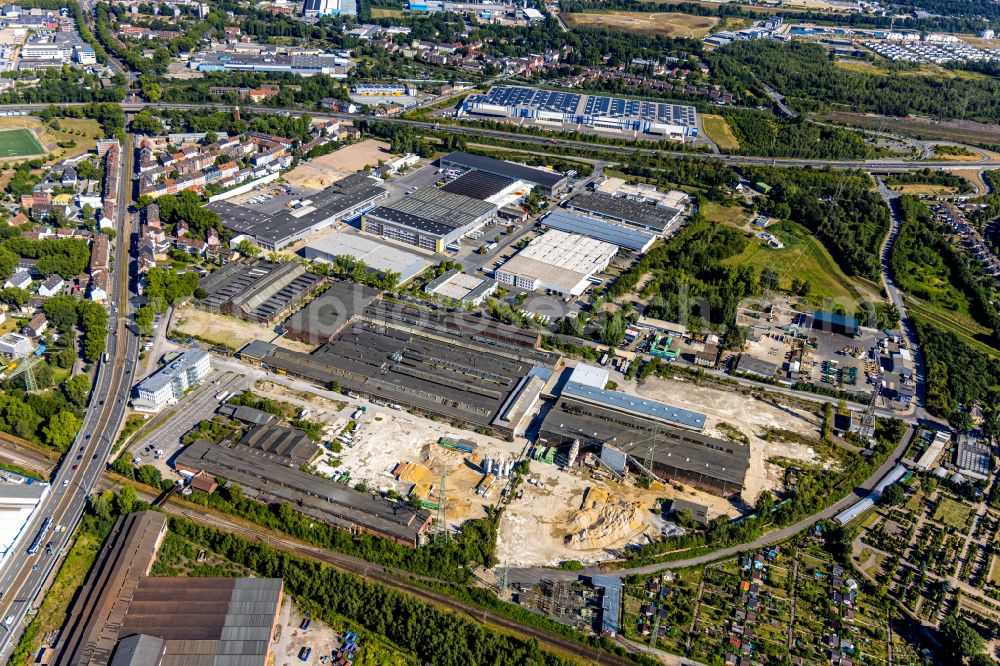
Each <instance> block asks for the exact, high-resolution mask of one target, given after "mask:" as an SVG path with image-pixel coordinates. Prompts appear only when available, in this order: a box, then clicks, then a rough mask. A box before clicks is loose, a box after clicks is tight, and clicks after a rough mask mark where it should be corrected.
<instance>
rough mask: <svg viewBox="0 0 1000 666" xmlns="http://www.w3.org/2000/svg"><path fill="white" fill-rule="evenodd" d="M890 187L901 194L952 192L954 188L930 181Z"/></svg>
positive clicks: (932, 194)
mask: <svg viewBox="0 0 1000 666" xmlns="http://www.w3.org/2000/svg"><path fill="white" fill-rule="evenodd" d="M890 189H892V190H895V191H896V192H902V193H903V194H914V195H918V196H919V195H927V196H935V195H939V194H954V193H955V188H954V187H951V186H948V185H932V184H930V183H904V184H903V185H893V186H892V187H891V188H890Z"/></svg>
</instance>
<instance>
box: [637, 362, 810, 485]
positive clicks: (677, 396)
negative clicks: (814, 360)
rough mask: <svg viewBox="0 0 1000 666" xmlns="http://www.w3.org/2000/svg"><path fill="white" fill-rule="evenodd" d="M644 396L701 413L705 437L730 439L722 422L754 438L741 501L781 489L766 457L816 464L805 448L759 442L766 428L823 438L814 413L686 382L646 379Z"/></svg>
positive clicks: (641, 392)
mask: <svg viewBox="0 0 1000 666" xmlns="http://www.w3.org/2000/svg"><path fill="white" fill-rule="evenodd" d="M638 394H639V395H641V396H642V397H644V398H650V399H652V400H659V401H661V402H665V403H667V404H668V405H675V406H677V407H683V408H684V409H690V410H693V411H696V412H701V413H702V414H705V416H706V417H707V419H706V421H705V434H706V435H710V436H713V437H719V438H722V439H728V438H727V437H725V435H724V434H723V432H722V431H721V430H720V429H719V425H720V424H722V423H728V424H729V425H731V426H735V427H736V428H738V429H739V431H740V432H742V433H743V434H744V435H746V436H747V437H749V439H750V468H749V470H747V476H746V482H745V487H744V490H743V499H744V500H746V501H747V502H749V503H753V501H754V500H755V499H756V498H757V495H758V494H760V491H762V490H764V489H772V488H777V487H778V486H779V485H780V483H781V469H780V468H779V467H778V466H777V465H773V464H771V463H768V462H767V459H768V458H772V457H777V456H781V457H785V458H793V459H796V460H802V461H804V462H813V461H816V459H817V456H816V452H815V451H814V450H813V448H812V447H810V446H806V445H803V444H790V443H780V442H767V441H764V440H763V439H762V438H761V435H762V434H763V432H764V429H765V428H777V429H782V430H790V431H792V432H795V433H798V434H800V435H804V436H807V437H817V438H818V437H819V435H820V427H821V425H822V424H821V422H820V418H819V417H818V416H816V415H815V414H812V413H809V412H804V411H801V410H797V409H792V408H790V407H785V406H781V407H778V406H776V405H773V404H771V403H769V402H764V401H762V400H758V399H756V398H752V397H750V396H746V395H743V394H742V393H736V392H734V391H727V390H724V389H720V388H714V387H711V386H697V385H695V384H693V383H692V382H689V381H685V380H677V379H671V380H663V379H657V378H649V379H647V380H646V381H645V382H644V383H643V384H642V386H640V387H639V388H638Z"/></svg>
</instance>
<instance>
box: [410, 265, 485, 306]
mask: <svg viewBox="0 0 1000 666" xmlns="http://www.w3.org/2000/svg"><path fill="white" fill-rule="evenodd" d="M496 290H497V281H496V280H492V279H490V278H481V277H477V276H475V275H469V274H468V273H463V272H462V271H460V270H459V269H457V268H453V269H451V270H450V271H447V272H445V273H443V274H441V275H439V276H437V277H436V278H434V279H433V280H431V281H430V282H428V283H427V284H426V285H424V291H425V292H426V293H428V294H434V295H435V296H444V297H445V298H450V299H453V300H456V301H460V302H462V303H471V304H473V305H479V304H480V303H482V302H483V301H484V300H486V299H487V298H489V297H490V296H492V295H493V294H494V293H496Z"/></svg>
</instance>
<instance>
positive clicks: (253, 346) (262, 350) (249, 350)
mask: <svg viewBox="0 0 1000 666" xmlns="http://www.w3.org/2000/svg"><path fill="white" fill-rule="evenodd" d="M274 347H275V345H273V344H271V343H270V342H266V341H264V340H251V341H250V342H248V343H247V344H246V346H244V347H243V349H241V350H240V355H241V356H243V355H246V356H248V357H250V358H264V357H265V356H266V355H267V354H268V352H270V351H271V350H272V349H274Z"/></svg>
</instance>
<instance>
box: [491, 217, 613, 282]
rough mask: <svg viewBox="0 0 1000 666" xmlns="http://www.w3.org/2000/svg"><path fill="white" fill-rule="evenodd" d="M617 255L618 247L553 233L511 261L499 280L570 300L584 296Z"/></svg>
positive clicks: (555, 231) (538, 239)
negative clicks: (589, 286)
mask: <svg viewBox="0 0 1000 666" xmlns="http://www.w3.org/2000/svg"><path fill="white" fill-rule="evenodd" d="M617 253H618V246H617V245H612V244H611V243H605V242H604V241H599V240H596V239H594V238H587V237H586V236H580V235H578V234H570V233H566V232H565V231H557V230H555V229H553V230H551V231H549V232H548V233H545V234H542V235H541V236H538V237H537V238H535V239H534V240H533V241H531V243H529V244H528V247H526V248H524V249H523V250H521V251H520V252H518V253H517V254H516V255H514V256H513V257H511V258H510V259H509V260H508V261H507V262H506V263H504V265H503V266H501V267H500V268H498V269H497V271H496V275H495V277H496V279H497V281H498V282H503V283H505V284H512V285H514V286H515V287H521V288H522V289H531V290H532V291H535V290H550V291H553V292H555V293H557V294H559V295H561V296H563V297H565V298H569V297H571V296H579V295H580V294H582V293H583V292H584V291H585V290H586V288H587V286H588V285H590V284H591V282H590V281H591V280H592V279H594V276H595V275H597V274H598V273H600V272H601V271H603V270H604V269H605V268H607V267H608V264H610V263H611V260H612V259H613V258H614V256H615V255H616V254H617Z"/></svg>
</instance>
